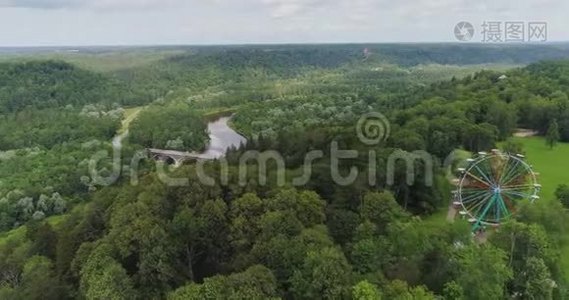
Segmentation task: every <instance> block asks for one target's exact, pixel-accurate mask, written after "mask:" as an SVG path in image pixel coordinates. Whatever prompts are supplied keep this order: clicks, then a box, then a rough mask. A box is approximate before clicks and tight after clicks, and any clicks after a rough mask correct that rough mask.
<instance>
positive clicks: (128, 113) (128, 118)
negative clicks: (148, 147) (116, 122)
mask: <svg viewBox="0 0 569 300" xmlns="http://www.w3.org/2000/svg"><path fill="white" fill-rule="evenodd" d="M143 108H144V106H139V107H132V108H127V109H125V110H124V118H123V120H122V123H121V129H120V130H119V133H124V132H125V131H127V130H128V127H129V126H130V123H132V121H134V119H136V117H138V114H139V113H140V112H141V111H142V109H143Z"/></svg>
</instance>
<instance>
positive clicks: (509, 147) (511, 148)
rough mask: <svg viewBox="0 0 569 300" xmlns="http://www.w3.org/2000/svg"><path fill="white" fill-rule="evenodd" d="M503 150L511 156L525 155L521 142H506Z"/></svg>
mask: <svg viewBox="0 0 569 300" xmlns="http://www.w3.org/2000/svg"><path fill="white" fill-rule="evenodd" d="M502 150H503V151H504V152H506V153H511V154H522V155H524V154H525V151H524V144H523V143H522V142H520V141H515V140H512V139H507V140H506V142H505V143H504V144H503V145H502Z"/></svg>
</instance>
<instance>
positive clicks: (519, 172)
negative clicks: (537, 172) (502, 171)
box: [502, 164, 527, 185]
mask: <svg viewBox="0 0 569 300" xmlns="http://www.w3.org/2000/svg"><path fill="white" fill-rule="evenodd" d="M520 167H521V168H520ZM526 175H527V170H526V169H525V168H524V167H523V165H519V164H518V166H517V167H516V168H515V169H512V171H511V172H510V174H509V176H508V177H507V178H504V181H503V182H502V185H508V184H510V183H511V182H513V181H514V180H515V179H516V178H520V177H522V176H526Z"/></svg>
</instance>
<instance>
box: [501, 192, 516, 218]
mask: <svg viewBox="0 0 569 300" xmlns="http://www.w3.org/2000/svg"><path fill="white" fill-rule="evenodd" d="M501 197H502V200H503V201H504V204H505V205H506V207H507V208H508V212H509V215H511V214H513V213H514V212H515V211H516V208H515V207H514V204H513V203H512V200H510V198H509V197H507V196H506V195H501Z"/></svg>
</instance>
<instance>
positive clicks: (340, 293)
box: [291, 248, 352, 299]
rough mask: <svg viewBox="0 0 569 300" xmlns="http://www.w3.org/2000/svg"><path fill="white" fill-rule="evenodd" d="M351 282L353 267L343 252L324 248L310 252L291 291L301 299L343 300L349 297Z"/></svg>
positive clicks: (295, 275)
mask: <svg viewBox="0 0 569 300" xmlns="http://www.w3.org/2000/svg"><path fill="white" fill-rule="evenodd" d="M351 280H352V277H351V267H350V264H349V263H348V261H347V260H346V258H345V257H344V254H343V253H342V251H340V250H338V249H336V248H323V249H321V250H319V251H311V252H308V254H307V256H306V258H305V260H304V264H303V266H302V268H301V269H300V270H298V271H296V272H295V273H294V275H293V277H292V279H291V282H292V287H291V289H292V291H293V293H294V295H295V296H296V297H297V298H299V299H314V298H320V297H321V298H323V299H343V298H347V297H348V295H349V292H350V287H351Z"/></svg>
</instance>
